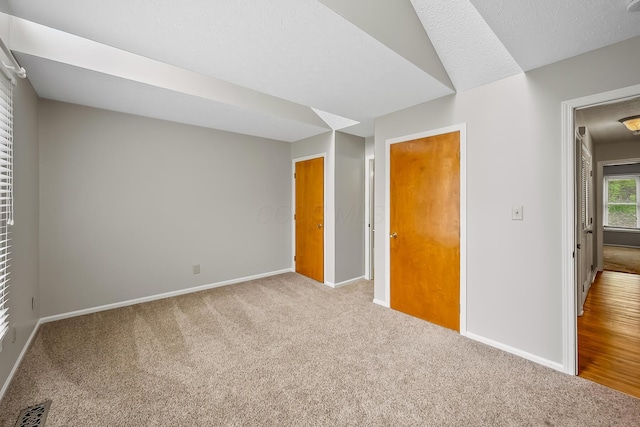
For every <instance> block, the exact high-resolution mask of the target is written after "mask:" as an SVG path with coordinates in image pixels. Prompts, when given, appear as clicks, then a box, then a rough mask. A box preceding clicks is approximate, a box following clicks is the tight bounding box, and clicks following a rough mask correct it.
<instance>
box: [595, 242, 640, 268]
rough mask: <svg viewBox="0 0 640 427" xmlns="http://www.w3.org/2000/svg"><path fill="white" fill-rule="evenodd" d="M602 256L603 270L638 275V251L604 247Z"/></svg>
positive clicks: (639, 252)
mask: <svg viewBox="0 0 640 427" xmlns="http://www.w3.org/2000/svg"><path fill="white" fill-rule="evenodd" d="M602 256H603V262H604V264H603V268H604V269H605V270H609V271H620V272H622V273H631V274H640V249H637V248H623V247H620V246H607V245H604V246H603V247H602Z"/></svg>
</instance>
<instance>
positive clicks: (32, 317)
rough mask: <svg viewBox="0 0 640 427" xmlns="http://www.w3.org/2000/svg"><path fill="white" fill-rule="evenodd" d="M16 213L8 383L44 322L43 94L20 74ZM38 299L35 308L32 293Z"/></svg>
mask: <svg viewBox="0 0 640 427" xmlns="http://www.w3.org/2000/svg"><path fill="white" fill-rule="evenodd" d="M13 109H14V117H15V119H14V151H13V152H14V185H15V187H14V203H15V205H14V213H15V225H14V226H13V227H12V229H11V239H12V242H11V246H12V248H11V253H12V254H11V270H10V271H11V281H10V282H9V285H10V298H9V316H10V318H9V321H10V324H11V325H12V326H15V327H16V342H15V343H12V342H11V332H9V336H7V337H6V338H5V339H4V342H3V344H2V352H1V353H0V385H1V384H4V383H5V381H6V379H7V377H8V376H9V373H10V372H11V369H12V368H13V366H14V364H15V363H16V360H17V359H18V355H19V354H20V352H21V351H22V349H23V348H24V346H25V345H26V342H27V339H28V338H29V335H30V334H31V333H32V332H33V330H34V328H35V326H36V323H37V321H38V318H39V317H40V316H39V314H40V313H39V310H38V301H39V299H40V298H39V295H38V211H39V207H38V206H39V196H38V194H39V192H38V186H39V181H38V98H37V95H36V93H35V91H34V90H33V88H32V87H31V84H30V83H29V81H28V80H22V79H18V85H17V86H16V88H15V89H14V105H13ZM32 297H34V298H35V299H36V308H35V310H32V309H31V298H32Z"/></svg>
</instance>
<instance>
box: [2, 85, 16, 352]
mask: <svg viewBox="0 0 640 427" xmlns="http://www.w3.org/2000/svg"><path fill="white" fill-rule="evenodd" d="M0 81H1V83H0V341H1V340H2V338H4V336H5V334H6V333H7V331H8V329H9V306H8V298H9V261H10V251H9V249H10V245H9V227H10V226H11V225H13V83H14V82H15V80H13V79H10V78H7V77H6V76H5V74H4V73H0Z"/></svg>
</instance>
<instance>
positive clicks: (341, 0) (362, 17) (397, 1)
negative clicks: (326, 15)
mask: <svg viewBox="0 0 640 427" xmlns="http://www.w3.org/2000/svg"><path fill="white" fill-rule="evenodd" d="M320 2H321V3H322V4H324V5H325V6H327V7H328V8H330V9H332V10H333V11H334V12H336V13H337V14H339V15H341V16H342V17H343V18H345V19H346V20H347V21H349V22H351V23H352V24H353V25H355V26H357V27H358V28H360V29H361V30H363V31H365V32H366V33H368V34H369V35H370V36H371V37H373V38H375V39H376V40H378V41H379V42H380V43H382V44H384V45H385V46H387V47H388V48H389V49H391V50H393V51H394V52H396V53H397V54H398V55H400V56H402V57H403V58H405V59H406V60H407V61H409V62H411V63H413V64H414V65H416V66H417V67H419V68H420V69H422V70H423V71H425V72H426V73H427V74H429V75H430V76H431V77H433V78H434V79H436V80H438V81H439V82H440V83H442V84H443V85H445V86H447V87H448V88H449V89H452V90H455V88H454V87H453V83H451V79H449V75H448V74H447V71H446V70H445V68H444V66H443V65H442V62H441V61H440V57H439V56H438V53H437V52H436V50H435V48H434V47H433V44H432V43H431V40H430V39H429V36H428V35H427V32H426V31H425V29H424V26H423V25H422V22H420V19H419V18H418V15H417V14H416V11H415V10H414V8H413V6H412V5H411V2H410V1H409V0H393V1H371V0H320Z"/></svg>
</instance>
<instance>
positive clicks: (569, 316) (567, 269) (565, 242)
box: [561, 85, 640, 375]
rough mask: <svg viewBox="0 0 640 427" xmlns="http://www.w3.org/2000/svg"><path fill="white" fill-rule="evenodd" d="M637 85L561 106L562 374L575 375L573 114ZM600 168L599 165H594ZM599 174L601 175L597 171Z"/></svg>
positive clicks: (630, 93)
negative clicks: (578, 109) (576, 110)
mask: <svg viewBox="0 0 640 427" xmlns="http://www.w3.org/2000/svg"><path fill="white" fill-rule="evenodd" d="M639 94H640V85H635V86H629V87H626V88H622V89H616V90H612V91H609V92H603V93H599V94H595V95H589V96H585V97H582V98H576V99H572V100H569V101H564V102H562V105H561V114H562V136H561V137H562V307H563V309H562V343H563V345H562V353H563V354H562V369H561V370H562V371H563V372H566V373H568V374H571V375H576V374H577V366H578V364H577V357H578V347H577V342H578V338H577V324H576V314H577V313H576V311H577V310H576V306H577V304H576V301H577V283H576V262H575V261H576V260H575V259H574V257H573V253H574V250H575V247H576V246H575V243H576V242H575V233H576V230H577V227H576V207H575V199H574V198H575V189H574V186H575V182H576V172H575V162H576V152H575V151H576V147H575V122H574V110H575V109H576V108H582V107H588V106H592V105H595V104H602V103H611V102H614V101H619V100H623V99H625V98H629V97H634V96H638V95H639ZM598 164H600V162H598ZM600 172H602V171H601V170H600Z"/></svg>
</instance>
